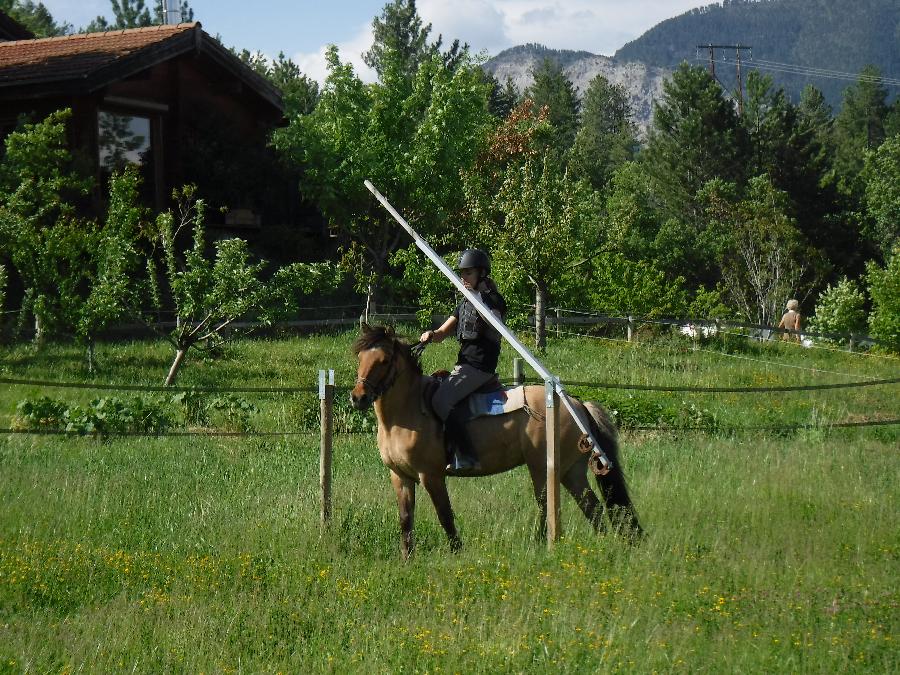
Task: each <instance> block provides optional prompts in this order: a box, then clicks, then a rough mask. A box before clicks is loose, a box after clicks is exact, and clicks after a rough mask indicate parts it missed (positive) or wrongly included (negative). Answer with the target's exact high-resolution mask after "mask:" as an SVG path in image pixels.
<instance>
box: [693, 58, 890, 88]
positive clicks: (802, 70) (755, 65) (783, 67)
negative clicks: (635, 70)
mask: <svg viewBox="0 0 900 675" xmlns="http://www.w3.org/2000/svg"><path fill="white" fill-rule="evenodd" d="M694 61H695V62H697V63H710V62H711V63H720V64H723V65H728V66H732V65H734V61H728V60H726V59H704V58H701V57H697V58H695V59H694ZM741 64H742V65H743V66H745V67H746V68H748V69H751V70H752V69H759V70H770V71H773V72H778V73H785V74H789V75H802V76H804V77H823V78H828V79H834V80H852V81H859V82H871V83H875V84H883V85H885V86H890V87H900V80H898V79H896V78H893V77H873V76H866V75H860V74H856V75H854V74H852V73H842V72H840V71H829V70H825V69H822V68H807V67H805V66H791V65H790V64H778V63H777V62H768V63H767V62H765V61H762V60H757V59H754V60H752V61H741ZM716 79H717V80H718V77H717V78H716ZM719 84H720V85H722V82H719ZM722 88H723V89H727V87H725V86H724V85H722Z"/></svg>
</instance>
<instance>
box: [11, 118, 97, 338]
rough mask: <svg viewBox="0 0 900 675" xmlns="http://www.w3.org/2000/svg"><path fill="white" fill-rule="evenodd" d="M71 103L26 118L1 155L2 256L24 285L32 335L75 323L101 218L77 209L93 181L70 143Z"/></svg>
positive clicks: (24, 309)
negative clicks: (77, 164) (92, 219)
mask: <svg viewBox="0 0 900 675" xmlns="http://www.w3.org/2000/svg"><path fill="white" fill-rule="evenodd" d="M71 115H72V113H71V110H61V111H57V112H55V113H52V114H51V115H49V116H48V117H47V118H46V119H44V120H42V121H41V122H37V123H34V124H24V125H23V126H22V127H21V128H20V129H18V130H16V131H14V132H13V133H11V134H10V135H9V136H7V138H6V141H5V145H6V154H5V156H4V157H3V159H2V162H0V242H2V244H0V245H2V250H0V258H8V259H9V260H10V261H11V263H12V265H13V267H14V268H15V270H16V272H17V273H18V275H19V277H20V278H21V280H22V283H23V285H24V287H25V294H24V298H23V301H22V308H21V309H22V311H23V316H24V314H25V313H33V315H34V318H35V342H36V344H38V345H40V344H41V342H42V341H43V339H44V338H45V337H46V334H47V332H48V331H53V330H57V331H58V330H61V329H62V328H63V327H64V326H66V325H68V326H71V325H72V324H73V311H74V310H73V308H74V301H75V298H76V297H77V291H78V289H79V288H80V287H82V286H83V284H84V283H85V280H86V276H87V275H88V270H89V269H90V259H91V256H92V253H93V251H94V248H95V244H96V242H95V237H96V229H97V228H96V225H95V224H92V223H88V222H85V221H83V220H81V219H79V218H78V217H77V216H76V212H75V206H74V201H75V200H76V199H77V198H78V197H79V196H83V195H85V194H87V192H88V190H89V188H90V184H91V181H90V180H89V179H85V178H83V177H82V176H80V175H79V174H78V173H77V172H76V171H75V170H74V168H73V163H72V158H71V155H70V154H69V151H68V149H67V147H66V123H67V121H68V120H69V118H70V117H71Z"/></svg>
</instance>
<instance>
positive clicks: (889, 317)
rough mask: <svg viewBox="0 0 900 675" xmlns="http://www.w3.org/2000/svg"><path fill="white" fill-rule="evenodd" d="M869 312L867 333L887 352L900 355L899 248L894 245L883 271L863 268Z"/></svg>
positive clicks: (873, 267)
mask: <svg viewBox="0 0 900 675" xmlns="http://www.w3.org/2000/svg"><path fill="white" fill-rule="evenodd" d="M866 279H867V281H868V283H869V297H870V298H872V312H871V314H869V333H870V334H871V335H872V337H874V338H877V339H878V340H880V341H881V342H882V343H883V344H884V345H885V346H887V348H888V349H890V350H892V351H894V352H900V245H895V246H894V250H893V251H892V252H891V257H890V259H889V260H888V261H887V264H886V265H885V266H884V267H880V266H879V265H877V264H876V263H874V262H870V263H869V264H868V265H867V266H866Z"/></svg>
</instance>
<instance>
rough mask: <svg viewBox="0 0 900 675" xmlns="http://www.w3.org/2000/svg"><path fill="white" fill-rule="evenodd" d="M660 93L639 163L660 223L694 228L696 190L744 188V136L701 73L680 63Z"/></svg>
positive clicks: (697, 214) (698, 212) (728, 104)
mask: <svg viewBox="0 0 900 675" xmlns="http://www.w3.org/2000/svg"><path fill="white" fill-rule="evenodd" d="M663 91H664V94H663V99H662V101H661V102H660V103H659V105H658V106H657V107H656V109H655V112H654V115H653V122H652V125H651V128H650V130H649V133H648V138H647V143H646V147H645V149H644V151H643V152H642V153H641V156H640V159H641V162H642V163H643V165H644V167H645V168H646V171H647V173H648V175H649V176H650V179H651V181H652V183H653V192H654V195H655V196H656V199H657V203H658V207H659V208H660V210H661V214H660V215H661V220H663V221H668V220H670V219H671V220H674V221H675V222H676V223H679V224H682V225H685V226H688V227H692V228H695V229H698V228H699V227H700V225H699V220H700V218H701V217H702V213H703V206H702V205H701V204H700V202H699V200H698V193H699V190H700V188H701V187H702V186H703V185H705V184H706V183H707V182H708V181H710V180H712V179H714V178H721V179H722V180H725V181H729V182H732V183H735V184H737V185H741V184H743V182H744V177H745V175H746V166H745V162H744V158H745V157H746V147H747V138H746V133H745V131H744V128H743V126H742V125H741V124H740V121H739V119H738V116H737V113H736V112H735V109H734V105H733V104H732V103H731V101H729V100H727V99H726V98H725V96H724V94H723V92H722V89H721V87H720V86H719V84H718V83H717V82H716V81H715V80H714V79H712V78H711V77H710V75H709V73H708V72H707V71H706V70H705V69H703V68H701V67H691V66H689V65H687V64H685V63H683V64H681V65H680V66H679V67H678V68H677V69H676V70H675V72H674V73H673V74H672V77H671V78H670V79H668V80H666V82H665V84H664V85H663Z"/></svg>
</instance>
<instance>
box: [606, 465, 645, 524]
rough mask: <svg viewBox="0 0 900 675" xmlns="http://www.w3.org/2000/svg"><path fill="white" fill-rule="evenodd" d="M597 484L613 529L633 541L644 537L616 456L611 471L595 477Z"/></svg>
mask: <svg viewBox="0 0 900 675" xmlns="http://www.w3.org/2000/svg"><path fill="white" fill-rule="evenodd" d="M597 483H598V485H599V486H600V490H601V492H602V493H603V498H604V500H605V501H606V508H607V510H608V511H609V519H610V521H611V522H612V524H613V527H616V528H619V529H620V530H621V531H622V532H624V533H626V534H627V535H629V536H631V537H633V538H635V539H640V538H641V537H642V536H643V535H644V530H643V528H641V524H640V522H639V521H638V517H637V512H636V511H635V509H634V504H633V503H632V502H631V495H629V494H628V486H627V485H626V484H625V476H624V474H623V473H622V468H621V466H620V464H619V458H618V456H617V457H616V458H615V459H613V469H612V471H610V472H609V473H608V474H606V475H605V476H597Z"/></svg>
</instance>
